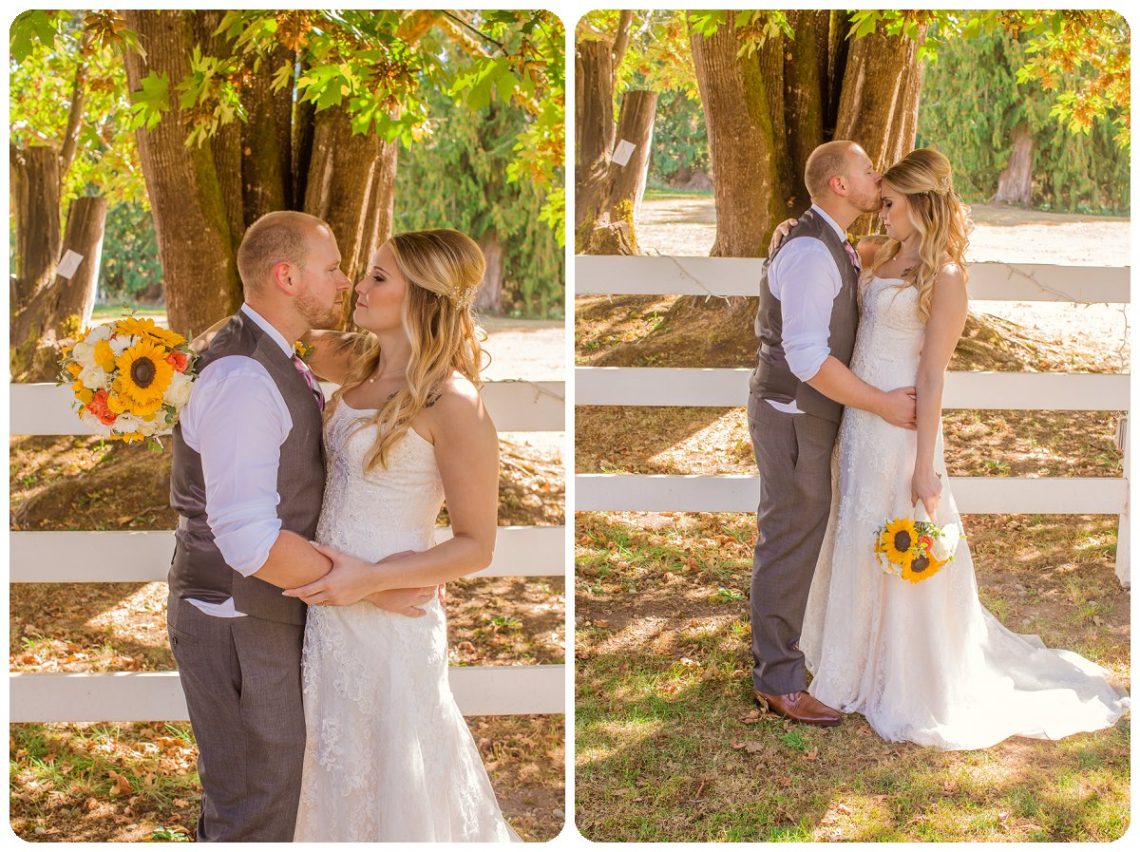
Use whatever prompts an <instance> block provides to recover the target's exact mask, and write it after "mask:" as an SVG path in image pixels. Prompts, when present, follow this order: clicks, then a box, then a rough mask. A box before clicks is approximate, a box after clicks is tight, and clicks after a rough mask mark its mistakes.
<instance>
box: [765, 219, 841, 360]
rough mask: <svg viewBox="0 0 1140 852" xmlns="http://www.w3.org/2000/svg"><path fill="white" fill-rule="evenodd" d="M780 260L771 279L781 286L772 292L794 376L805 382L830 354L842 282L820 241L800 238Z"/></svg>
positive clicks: (786, 250)
mask: <svg viewBox="0 0 1140 852" xmlns="http://www.w3.org/2000/svg"><path fill="white" fill-rule="evenodd" d="M796 243H801V244H802V245H796ZM793 249H796V250H795V251H792V250H793ZM782 255H787V256H786V257H784V256H782ZM777 260H778V261H780V263H779V265H778V266H777V267H776V269H774V270H773V273H774V274H773V275H771V276H769V282H770V284H771V282H772V279H773V278H775V280H776V284H777V287H778V288H779V292H776V291H775V290H773V295H774V296H776V298H778V299H779V300H780V316H781V320H782V322H783V335H782V337H783V346H784V357H785V358H786V359H787V362H788V369H789V370H791V371H792V373H793V375H795V377H796V378H797V379H799V380H800V381H801V382H806V381H809V380H810V379H812V378H813V377H814V376H815V374H816V373H818V372H819V368H820V367H822V366H823V362H824V361H826V360H827V356H828V355H830V354H831V349H830V347H829V346H828V338H829V337H830V336H831V309H832V306H833V304H834V302H835V297H836V296H837V295H838V294H839V290H840V288H841V287H842V285H843V282H842V280H841V279H840V277H839V270H838V269H836V268H835V261H834V260H833V259H832V257H831V253H830V252H829V251H828V250H827V247H826V246H824V245H823V243H821V242H819V241H818V240H809V239H802V240H797V241H796V242H794V243H792V244H790V245H788V246H787V248H785V249H784V251H783V252H782V253H781V256H778V257H777Z"/></svg>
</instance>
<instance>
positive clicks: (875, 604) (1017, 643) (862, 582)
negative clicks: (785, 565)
mask: <svg viewBox="0 0 1140 852" xmlns="http://www.w3.org/2000/svg"><path fill="white" fill-rule="evenodd" d="M865 286H866V289H865V290H864V293H863V307H862V315H861V317H860V325H859V333H858V337H857V339H856V342H855V351H854V353H853V355H852V358H851V371H852V372H853V373H855V375H857V376H859V377H860V378H861V379H863V380H864V381H866V382H868V383H869V384H871V385H874V386H876V387H879V388H883V389H891V388H896V387H902V386H907V385H913V384H914V383H915V376H916V374H917V370H918V360H919V354H920V352H921V349H922V341H923V327H924V324H923V322H922V320H921V319H920V317H919V315H918V298H917V297H918V292H917V291H916V290H915V289H914V288H913V287H910V286H905V285H903V283H902V282H901V281H900V280H898V279H883V278H872V279H871V280H870V282H869V283H867V284H866V285H865ZM915 453H916V433H915V432H913V431H909V430H905V429H899V428H896V427H894V426H891V425H890V424H888V423H887V422H886V421H884V420H882V419H881V418H879V417H877V416H875V415H873V414H870V413H868V412H865V411H861V410H859V409H855V408H851V407H848V408H847V409H846V410H845V411H844V415H843V421H842V424H841V425H840V429H839V439H838V442H837V449H836V456H835V458H834V462H835V463H836V467H837V468H838V473H837V475H838V482H837V483H835V487H834V489H833V496H832V506H831V516H830V518H829V519H828V526H827V533H826V535H825V537H824V542H823V547H822V549H821V551H820V558H819V562H818V564H817V565H816V569H815V575H814V578H813V580H812V586H811V592H810V594H809V597H808V605H807V612H806V615H805V619H804V628H803V633H802V636H801V638H800V647H801V650H802V651H803V652H804V656H805V658H806V663H807V667H808V670H809V671H811V672H812V675H813V680H812V683H811V686H810V688H809V692H811V694H812V695H814V696H815V697H816V698H818V699H819V700H820V701H822V702H824V703H825V704H828V705H829V706H831V707H835V708H836V709H839V710H842V711H844V712H847V713H862V714H863V715H864V716H865V717H866V719H867V721H868V722H869V723H870V725H871V727H872V728H874V730H875V731H876V733H878V734H879V736H881V737H883V739H885V740H891V741H904V740H909V741H911V742H915V743H919V744H921V745H927V746H934V747H936V748H940V749H972V748H983V747H986V746H990V745H993V744H994V743H997V742H1000V741H1001V740H1004V739H1005V738H1007V737H1011V736H1023V737H1037V738H1045V739H1058V738H1060V737H1064V736H1067V735H1069V734H1073V733H1077V732H1080V731H1092V730H1096V729H1098V728H1104V727H1107V726H1109V725H1112V724H1113V723H1114V722H1115V721H1116V720H1117V719H1118V718H1120V716H1121V715H1122V714H1123V713H1124V712H1125V710H1126V709H1127V707H1128V704H1129V699H1128V698H1127V697H1125V696H1124V695H1123V693H1122V692H1119V691H1118V690H1116V689H1114V688H1113V687H1112V686H1111V685H1110V684H1109V683H1108V681H1107V680H1106V676H1107V672H1106V671H1105V670H1104V669H1102V668H1100V667H1099V666H1097V665H1095V664H1094V663H1092V662H1090V661H1088V660H1086V659H1084V658H1083V657H1081V656H1079V655H1078V654H1075V653H1072V652H1070V651H1058V650H1050V649H1047V648H1046V647H1045V646H1044V645H1043V644H1042V643H1041V640H1040V639H1038V637H1036V636H1023V635H1018V634H1015V633H1012V632H1011V631H1009V630H1007V629H1006V628H1005V627H1003V626H1002V625H1001V624H1000V623H999V622H998V620H997V619H996V618H994V616H993V615H992V614H991V613H990V612H989V611H987V610H986V609H985V608H984V607H983V606H982V605H981V602H980V601H979V600H978V589H977V584H976V581H975V578H974V565H973V562H972V561H971V559H970V550H969V547H968V545H967V543H966V542H965V541H963V542H962V543H961V544H960V545H959V546H958V551H957V557H956V559H955V560H954V561H953V562H950V563H949V564H947V565H946V566H944V567H943V568H942V569H941V570H940V571H939V572H938V573H937V574H935V575H934V576H933V577H931V578H929V579H927V580H924V581H922V582H919V583H915V584H912V583H910V582H908V581H906V580H903V579H902V578H901V577H897V576H893V575H889V574H886V573H884V572H883V570H882V569H881V568H880V567H879V565H878V563H877V562H876V560H875V556H874V553H873V550H872V546H873V542H874V536H875V530H876V529H877V528H878V527H879V526H880V525H881V524H882V523H883V522H884V521H886V520H888V519H890V518H896V517H910V516H912V514H913V506H912V504H911V502H910V493H911V492H910V480H911V475H912V473H913V471H914V459H915ZM934 464H935V471H936V472H937V473H939V474H941V476H942V481H943V483H944V486H943V490H942V499H941V502H940V503H939V506H938V511H937V513H936V516H935V517H934V518H933V519H932V520H933V521H934V522H935V523H937V524H939V525H944V524H947V523H951V522H953V523H961V519H960V517H959V515H958V509H957V506H956V505H955V503H954V498H953V496H951V494H950V491H949V489H948V488H947V487H946V486H945V483H947V474H946V464H945V462H944V460H943V443H942V430H941V427H940V428H939V431H938V437H937V441H936V444H935V452H934ZM834 470H835V469H834V468H833V477H834V476H835V475H836V474H835V472H834Z"/></svg>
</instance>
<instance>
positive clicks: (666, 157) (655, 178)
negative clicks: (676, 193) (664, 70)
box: [649, 92, 709, 186]
mask: <svg viewBox="0 0 1140 852" xmlns="http://www.w3.org/2000/svg"><path fill="white" fill-rule="evenodd" d="M708 169H709V150H708V132H707V130H706V129H705V113H704V110H703V109H701V104H700V101H698V100H696V99H694V98H690V97H688V96H686V95H685V94H683V93H681V92H662V93H661V95H660V96H659V97H658V99H657V121H656V124H655V125H654V129H653V153H652V154H651V155H650V159H649V181H650V183H651V184H652V185H654V186H674V185H676V184H677V183H679V182H680V183H683V182H684V181H685V180H687V179H688V176H690V175H692V173H693V172H696V171H706V172H707V171H708Z"/></svg>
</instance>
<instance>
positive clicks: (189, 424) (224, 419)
mask: <svg viewBox="0 0 1140 852" xmlns="http://www.w3.org/2000/svg"><path fill="white" fill-rule="evenodd" d="M227 362H228V363H227ZM243 362H244V363H243ZM211 371H212V372H211ZM187 414H189V415H190V416H189V417H187V416H186V415H187ZM182 420H183V439H184V440H185V441H186V443H187V445H188V446H190V448H191V449H193V450H195V451H196V452H197V453H198V454H199V456H201V459H202V476H203V478H204V480H205V485H206V520H207V522H208V523H209V525H210V530H211V531H212V532H213V534H214V543H215V544H216V545H217V547H218V550H219V551H220V552H221V554H222V557H223V558H224V559H225V561H226V564H227V565H229V566H230V567H231V568H233V569H234V570H235V571H237V572H238V573H239V574H242V575H243V576H246V577H248V576H250V575H251V574H253V573H255V572H256V571H257V570H258V569H259V568H261V566H262V565H264V564H265V561H266V559H267V558H268V557H269V550H270V548H272V547H273V544H274V542H276V541H277V537H278V535H279V534H280V532H281V519H280V518H279V517H278V515H277V506H278V504H279V503H280V500H281V498H280V495H279V494H278V491H277V475H278V467H279V465H280V462H281V445H282V444H283V443H284V441H285V439H286V437H288V435H289V432H290V431H291V430H292V428H293V423H292V418H291V417H290V416H289V409H288V408H287V407H286V405H285V401H284V400H283V399H282V398H281V393H280V392H279V391H278V390H277V386H276V385H275V384H274V383H273V380H272V379H271V378H270V377H269V374H268V373H267V372H266V371H265V368H264V367H262V366H261V365H260V364H259V363H257V362H256V361H254V360H253V359H251V358H245V357H242V356H230V357H228V358H222V359H219V360H218V361H216V362H214V363H213V364H210V365H209V366H208V367H207V368H206V370H204V371H203V374H202V375H201V376H199V377H198V380H197V381H196V382H195V387H194V390H193V392H192V394H191V397H190V401H189V402H188V403H187V405H186V409H185V410H184V411H183V418H182Z"/></svg>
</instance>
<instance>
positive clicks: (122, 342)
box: [111, 335, 138, 358]
mask: <svg viewBox="0 0 1140 852" xmlns="http://www.w3.org/2000/svg"><path fill="white" fill-rule="evenodd" d="M137 339H138V338H136V337H133V336H131V337H128V336H126V335H121V336H119V337H116V338H115V339H114V340H112V341H111V351H112V352H114V353H115V357H116V358H118V357H119V356H120V355H122V354H123V353H124V352H126V351H127V350H128V349H130V348H131V346H133V345H134V342H135V341H136V340H137Z"/></svg>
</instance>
